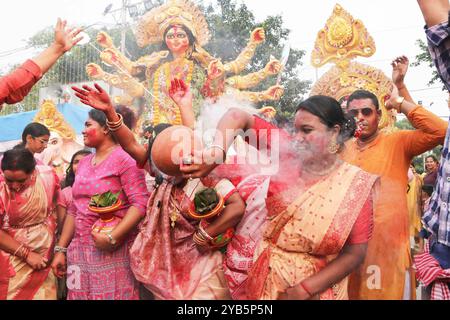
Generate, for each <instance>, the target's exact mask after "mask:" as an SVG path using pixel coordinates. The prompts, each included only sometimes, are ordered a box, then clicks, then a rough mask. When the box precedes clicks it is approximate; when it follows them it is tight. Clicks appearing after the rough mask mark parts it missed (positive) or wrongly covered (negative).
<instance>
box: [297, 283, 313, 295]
mask: <svg viewBox="0 0 450 320" xmlns="http://www.w3.org/2000/svg"><path fill="white" fill-rule="evenodd" d="M300 286H301V287H302V288H303V290H305V292H306V293H307V294H308V295H309V297H312V296H313V295H312V294H311V291H310V290H309V289H308V288H307V287H306V286H305V283H304V281H303V282H300Z"/></svg>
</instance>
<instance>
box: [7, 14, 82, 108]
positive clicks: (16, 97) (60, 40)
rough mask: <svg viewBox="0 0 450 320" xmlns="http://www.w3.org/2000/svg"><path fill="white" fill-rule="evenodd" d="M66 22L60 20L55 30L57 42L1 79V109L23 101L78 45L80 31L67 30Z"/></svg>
mask: <svg viewBox="0 0 450 320" xmlns="http://www.w3.org/2000/svg"><path fill="white" fill-rule="evenodd" d="M66 24H67V22H66V21H61V19H58V23H57V24H56V29H55V40H54V42H53V44H52V45H50V47H48V48H47V49H45V50H44V51H43V52H42V53H40V54H39V55H38V56H37V57H35V58H33V59H32V60H31V61H27V62H25V63H24V64H23V65H22V66H21V67H19V68H18V69H17V70H15V71H13V72H12V73H11V74H9V75H7V76H5V77H2V78H1V79H0V109H1V104H3V103H5V102H6V103H9V104H14V103H17V102H20V101H22V100H23V99H24V98H25V97H26V95H27V94H28V93H29V92H30V90H31V89H32V88H33V86H34V85H35V84H36V82H38V81H39V80H40V79H41V77H42V75H43V74H45V73H46V72H47V71H48V70H49V69H50V68H51V67H52V66H53V65H54V64H55V63H56V61H57V60H58V59H59V58H60V57H61V56H62V55H63V54H64V53H66V52H67V51H69V50H70V49H72V48H73V46H74V45H75V44H77V43H78V42H79V41H80V40H81V37H77V36H78V34H79V33H80V30H79V29H77V30H67V29H66Z"/></svg>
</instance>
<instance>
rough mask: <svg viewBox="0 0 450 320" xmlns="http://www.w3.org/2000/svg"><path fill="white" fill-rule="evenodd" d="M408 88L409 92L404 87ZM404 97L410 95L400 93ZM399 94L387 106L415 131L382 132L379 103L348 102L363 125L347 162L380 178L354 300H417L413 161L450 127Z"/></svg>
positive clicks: (370, 98) (353, 283) (358, 97)
mask: <svg viewBox="0 0 450 320" xmlns="http://www.w3.org/2000/svg"><path fill="white" fill-rule="evenodd" d="M405 90H406V89H405ZM401 92H402V93H403V92H405V91H401ZM405 96H407V98H408V99H407V100H410V101H406V100H405V99H404V98H402V97H400V96H399V95H398V91H397V90H394V92H393V94H392V97H391V99H390V100H389V101H388V103H387V108H388V109H392V108H395V109H397V111H399V113H400V112H402V113H404V114H405V115H406V116H407V117H408V119H409V121H410V122H411V124H412V125H413V126H414V127H415V128H416V130H413V131H408V130H401V131H397V132H394V133H391V134H385V133H381V132H380V131H379V130H378V123H379V121H380V118H381V111H380V108H379V102H378V99H377V97H376V96H375V95H373V94H371V93H370V92H367V91H357V92H355V93H354V94H353V95H352V96H351V97H350V98H349V102H348V111H349V113H350V114H352V115H354V116H355V117H357V118H358V120H360V121H362V124H363V131H362V133H361V136H360V137H359V138H358V139H354V140H352V141H350V142H349V143H348V145H347V146H346V149H345V151H344V153H343V159H344V160H345V161H347V162H349V163H351V164H353V165H356V166H358V167H360V168H362V169H364V170H365V171H367V172H369V173H373V174H377V175H379V176H380V178H381V179H380V180H381V185H380V189H379V191H378V194H377V195H376V196H375V199H374V232H373V237H372V240H371V241H370V242H369V247H368V252H367V256H366V259H365V261H364V263H363V265H362V266H361V267H360V268H359V269H358V271H356V272H355V273H354V274H353V275H352V276H351V277H350V283H349V297H350V299H363V300H366V299H369V300H375V299H377V300H378V299H383V300H401V299H413V298H414V296H415V295H414V291H415V286H414V274H413V273H411V272H410V271H411V253H410V238H409V217H408V208H407V201H406V191H407V185H408V177H407V173H408V168H409V165H410V163H411V160H412V159H413V157H415V156H418V155H420V154H422V153H424V152H425V151H427V150H430V149H432V148H434V147H436V146H437V145H439V144H442V143H443V142H444V138H445V134H446V129H447V123H446V122H444V121H443V120H441V119H440V118H439V117H437V116H436V115H434V114H433V113H431V112H429V111H427V110H425V109H424V108H423V107H421V106H417V105H416V104H414V103H413V102H412V99H411V98H410V96H409V94H407V91H406V92H405Z"/></svg>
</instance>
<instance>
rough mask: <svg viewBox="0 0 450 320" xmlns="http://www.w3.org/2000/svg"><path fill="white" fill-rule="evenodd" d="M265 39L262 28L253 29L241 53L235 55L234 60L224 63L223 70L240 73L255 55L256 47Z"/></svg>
mask: <svg viewBox="0 0 450 320" xmlns="http://www.w3.org/2000/svg"><path fill="white" fill-rule="evenodd" d="M265 40H266V34H265V32H264V29H263V28H257V29H255V30H254V31H253V32H252V34H251V36H250V41H249V43H248V44H247V46H246V47H245V49H244V50H243V51H242V52H241V54H240V55H239V56H238V57H237V59H236V60H234V61H232V62H229V63H227V64H225V71H226V72H227V73H233V74H239V73H241V72H242V71H243V70H244V69H245V67H246V66H247V65H248V64H249V63H250V61H251V60H252V59H253V56H254V55H255V52H256V48H258V46H259V45H260V44H261V43H263V42H264V41H265Z"/></svg>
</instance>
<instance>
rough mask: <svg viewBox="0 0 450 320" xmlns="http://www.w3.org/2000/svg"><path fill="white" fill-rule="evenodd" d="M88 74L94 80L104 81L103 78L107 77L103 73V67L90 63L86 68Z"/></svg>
mask: <svg viewBox="0 0 450 320" xmlns="http://www.w3.org/2000/svg"><path fill="white" fill-rule="evenodd" d="M86 73H87V74H88V76H89V77H91V78H92V79H97V80H100V79H103V76H104V75H105V71H103V69H102V67H100V66H99V65H98V64H95V63H89V64H88V65H87V66H86Z"/></svg>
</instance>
